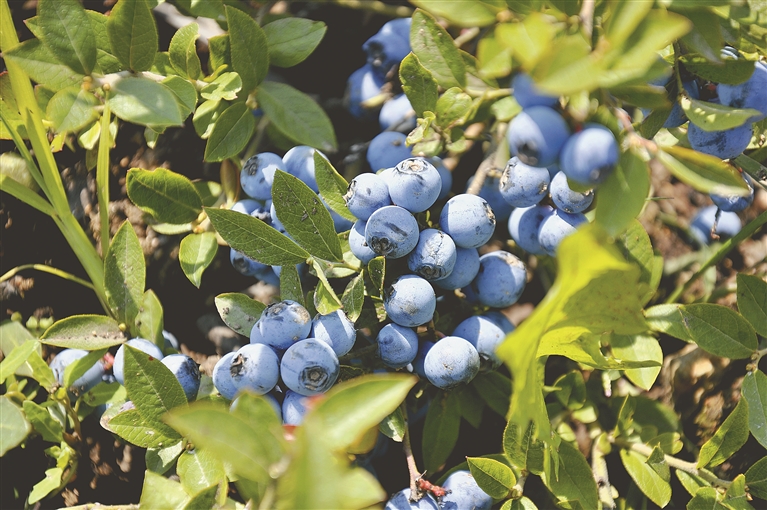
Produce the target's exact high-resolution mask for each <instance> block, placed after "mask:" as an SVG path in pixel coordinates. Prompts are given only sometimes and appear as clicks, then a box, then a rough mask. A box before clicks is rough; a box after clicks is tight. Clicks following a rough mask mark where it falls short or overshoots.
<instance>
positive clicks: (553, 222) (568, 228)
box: [538, 209, 588, 257]
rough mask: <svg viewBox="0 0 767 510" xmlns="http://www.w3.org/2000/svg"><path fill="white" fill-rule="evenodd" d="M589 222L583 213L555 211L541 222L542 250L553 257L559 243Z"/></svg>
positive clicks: (539, 236) (540, 237)
mask: <svg viewBox="0 0 767 510" xmlns="http://www.w3.org/2000/svg"><path fill="white" fill-rule="evenodd" d="M587 221H588V220H587V219H586V216H584V215H583V213H574V214H570V213H566V212H564V211H562V210H559V209H557V210H555V211H554V212H553V213H552V214H549V215H548V216H546V218H544V220H543V221H542V222H541V226H540V228H539V229H538V242H539V243H540V244H541V248H543V251H545V252H546V253H547V254H548V255H551V256H552V257H553V256H555V255H556V253H557V248H558V247H559V243H561V242H562V240H563V239H564V238H565V237H567V236H569V235H570V234H572V233H574V232H575V229H576V228H578V225H581V224H583V223H586V222H587Z"/></svg>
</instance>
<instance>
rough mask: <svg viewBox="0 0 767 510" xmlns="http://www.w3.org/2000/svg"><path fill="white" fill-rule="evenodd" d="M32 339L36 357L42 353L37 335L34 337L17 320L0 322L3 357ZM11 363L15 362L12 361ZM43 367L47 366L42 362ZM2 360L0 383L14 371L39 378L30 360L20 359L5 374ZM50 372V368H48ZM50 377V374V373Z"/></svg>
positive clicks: (0, 346)
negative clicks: (20, 360)
mask: <svg viewBox="0 0 767 510" xmlns="http://www.w3.org/2000/svg"><path fill="white" fill-rule="evenodd" d="M29 341H33V343H36V344H37V345H36V347H35V349H34V350H35V351H37V354H38V356H37V357H38V358H39V357H40V355H41V354H42V352H43V351H42V348H41V347H40V344H39V343H38V342H37V337H35V336H34V335H33V334H32V333H30V332H29V330H28V329H27V328H25V327H24V326H23V325H22V324H21V323H20V322H17V321H10V320H9V321H4V322H3V323H2V324H0V351H2V352H3V356H4V357H5V358H8V356H9V355H10V354H11V352H12V351H13V350H14V349H15V348H16V347H18V346H19V345H22V344H24V343H26V342H29ZM19 355H21V351H19ZM29 359H30V358H29V356H27V360H29ZM13 364H16V362H14V363H13ZM43 364H44V365H45V367H46V368H47V367H48V365H47V364H45V363H43ZM2 366H3V365H2V362H0V373H1V374H3V375H0V384H2V383H3V382H4V381H5V379H6V378H7V377H8V375H10V374H11V373H15V374H16V375H20V376H24V377H35V379H37V380H38V381H39V380H40V379H39V378H38V377H37V376H35V375H33V374H34V368H33V365H32V364H31V363H30V361H22V362H21V364H20V365H19V366H17V367H16V368H14V369H13V371H10V372H8V373H7V374H6V372H5V370H7V369H4V368H2ZM48 371H49V372H50V369H48ZM51 377H52V375H51Z"/></svg>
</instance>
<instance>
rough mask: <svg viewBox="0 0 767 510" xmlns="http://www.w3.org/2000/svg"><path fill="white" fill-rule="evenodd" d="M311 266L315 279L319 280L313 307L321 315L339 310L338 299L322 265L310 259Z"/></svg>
mask: <svg viewBox="0 0 767 510" xmlns="http://www.w3.org/2000/svg"><path fill="white" fill-rule="evenodd" d="M312 266H313V267H314V271H315V272H316V273H317V278H319V280H320V284H319V285H317V287H316V288H315V289H314V298H313V299H314V307H315V308H316V309H317V312H319V313H320V314H321V315H327V314H329V313H333V312H335V311H336V310H338V309H339V308H341V306H342V304H341V300H340V299H338V296H337V295H336V292H335V291H334V290H333V287H332V286H331V285H330V282H329V281H328V279H327V277H326V276H325V273H324V272H323V268H322V265H321V264H320V263H319V262H318V261H317V259H315V258H312Z"/></svg>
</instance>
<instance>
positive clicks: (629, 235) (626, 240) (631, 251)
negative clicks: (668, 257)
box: [618, 220, 662, 303]
mask: <svg viewBox="0 0 767 510" xmlns="http://www.w3.org/2000/svg"><path fill="white" fill-rule="evenodd" d="M618 242H619V243H620V248H621V251H622V252H623V254H624V256H625V258H626V260H627V261H629V262H632V263H634V264H636V265H637V266H639V268H640V270H641V273H640V275H639V282H640V285H642V286H643V288H646V291H645V292H644V295H643V298H642V302H643V303H646V302H648V301H649V300H650V299H652V297H653V295H655V292H656V291H657V290H658V285H659V283H660V271H659V269H658V262H659V257H658V256H656V255H655V253H654V252H653V248H652V243H651V242H650V236H649V235H648V234H647V231H646V230H645V229H644V227H643V226H642V224H641V223H640V222H639V221H637V220H632V221H631V222H630V223H629V224H628V228H627V229H626V230H625V231H624V232H623V234H622V235H621V236H620V237H619V238H618ZM660 262H661V263H662V259H660Z"/></svg>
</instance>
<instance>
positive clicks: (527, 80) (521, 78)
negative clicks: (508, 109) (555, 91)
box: [511, 73, 559, 108]
mask: <svg viewBox="0 0 767 510" xmlns="http://www.w3.org/2000/svg"><path fill="white" fill-rule="evenodd" d="M511 88H512V89H514V99H516V100H517V103H519V105H520V106H521V107H522V108H529V107H531V106H548V107H553V106H556V105H557V104H558V103H559V98H558V97H557V96H554V95H551V94H547V93H546V92H543V91H541V89H539V88H538V87H537V86H536V85H535V82H534V81H533V79H532V78H531V77H530V75H529V74H527V73H519V74H517V75H516V76H514V78H513V79H512V80H511Z"/></svg>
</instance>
